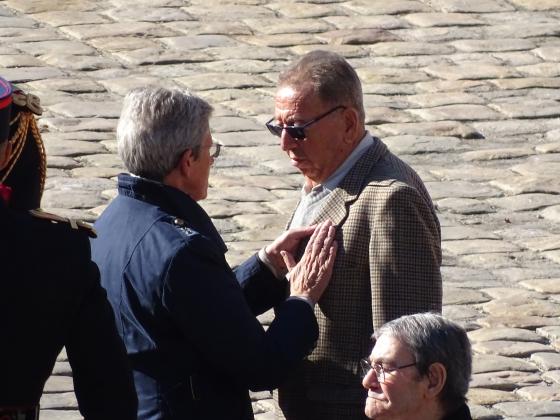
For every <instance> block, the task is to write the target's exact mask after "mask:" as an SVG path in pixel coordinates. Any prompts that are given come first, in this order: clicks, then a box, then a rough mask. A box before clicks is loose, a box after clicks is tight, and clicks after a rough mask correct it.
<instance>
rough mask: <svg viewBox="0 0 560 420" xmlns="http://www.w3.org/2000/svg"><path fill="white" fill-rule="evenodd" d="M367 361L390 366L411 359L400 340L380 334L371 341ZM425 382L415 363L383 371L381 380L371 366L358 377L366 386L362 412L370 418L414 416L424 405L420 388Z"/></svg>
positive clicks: (400, 419)
mask: <svg viewBox="0 0 560 420" xmlns="http://www.w3.org/2000/svg"><path fill="white" fill-rule="evenodd" d="M370 362H371V363H372V364H373V363H382V364H383V366H384V367H388V368H391V367H397V366H405V365H408V364H410V363H414V358H413V356H412V354H411V353H410V351H409V350H408V349H407V348H406V346H404V345H403V344H401V342H400V341H398V340H396V339H395V338H393V337H391V336H387V335H382V336H381V337H379V339H378V340H377V342H376V343H375V346H374V348H373V350H372V352H371V355H370ZM381 380H383V379H382V378H381ZM427 382H428V381H427V379H424V378H421V377H419V374H418V371H417V369H416V366H410V367H406V368H403V369H398V370H394V371H393V372H390V373H389V372H385V381H384V383H379V380H378V379H377V377H376V375H375V372H374V370H373V369H371V370H370V371H369V372H368V374H367V375H366V376H365V378H364V380H363V381H362V385H363V387H364V388H366V389H367V390H368V396H367V399H366V407H365V414H366V416H367V417H368V418H370V419H391V420H415V419H418V418H419V415H418V413H421V412H422V410H423V407H425V399H424V390H425V388H426V387H427Z"/></svg>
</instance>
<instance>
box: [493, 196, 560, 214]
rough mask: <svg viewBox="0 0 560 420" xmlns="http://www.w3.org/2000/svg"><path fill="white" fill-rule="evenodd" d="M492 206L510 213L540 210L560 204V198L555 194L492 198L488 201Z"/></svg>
mask: <svg viewBox="0 0 560 420" xmlns="http://www.w3.org/2000/svg"><path fill="white" fill-rule="evenodd" d="M487 202H488V203H489V204H491V205H492V206H496V207H500V208H503V209H505V210H509V211H527V210H538V209H541V208H543V207H548V206H552V205H554V204H558V203H560V196H558V195H553V194H540V193H534V194H521V195H514V196H511V197H499V198H490V199H488V200H487Z"/></svg>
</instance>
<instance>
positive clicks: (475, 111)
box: [409, 104, 501, 121]
mask: <svg viewBox="0 0 560 420" xmlns="http://www.w3.org/2000/svg"><path fill="white" fill-rule="evenodd" d="M409 112H411V113H412V114H415V115H418V116H419V117H421V118H422V119H424V120H426V121H446V120H453V121H472V120H496V119H498V120H499V119H500V118H501V115H500V114H498V113H497V112H495V111H493V110H492V109H490V108H488V107H486V106H484V105H469V104H464V105H445V106H438V107H433V108H427V109H411V110H409Z"/></svg>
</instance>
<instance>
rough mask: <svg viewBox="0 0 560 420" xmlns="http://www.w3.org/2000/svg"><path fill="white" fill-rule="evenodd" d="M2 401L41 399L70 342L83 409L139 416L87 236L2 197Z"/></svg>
mask: <svg viewBox="0 0 560 420" xmlns="http://www.w3.org/2000/svg"><path fill="white" fill-rule="evenodd" d="M0 297H1V300H2V302H1V304H0V337H1V338H0V340H1V342H2V350H1V352H0V353H1V355H2V356H1V358H0V372H1V374H0V407H4V408H5V407H29V406H35V405H37V404H39V399H40V397H41V393H42V392H43V387H44V385H45V381H46V380H47V378H48V377H49V375H50V374H51V371H52V369H53V366H54V364H55V361H56V358H57V355H58V354H59V352H60V351H61V350H62V347H63V346H65V347H66V353H67V355H68V361H69V362H70V365H71V367H72V371H73V378H74V389H75V392H76V396H77V399H78V404H79V408H80V412H81V413H82V415H83V416H84V417H85V418H87V419H88V420H90V419H99V420H102V419H104V420H106V419H114V420H117V419H119V420H120V419H134V418H135V413H136V406H137V402H136V395H135V393H134V386H133V382H132V375H131V371H130V368H129V366H128V361H127V358H126V353H125V351H124V346H123V345H122V342H121V340H120V338H119V336H118V334H117V331H116V329H115V325H114V317H113V313H112V311H111V307H110V305H109V303H108V302H107V298H106V294H105V291H104V290H103V288H102V287H101V285H100V284H99V272H98V270H97V267H96V266H95V264H94V263H92V262H91V260H90V249H89V242H88V237H87V235H86V234H85V233H84V232H80V231H78V230H77V229H73V228H72V227H71V225H70V224H69V223H53V222H52V221H51V220H48V219H41V218H38V217H34V216H31V215H30V214H28V213H27V212H26V213H16V212H13V211H12V210H9V209H7V208H6V207H5V206H4V204H3V202H2V201H1V200H0Z"/></svg>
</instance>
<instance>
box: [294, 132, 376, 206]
mask: <svg viewBox="0 0 560 420" xmlns="http://www.w3.org/2000/svg"><path fill="white" fill-rule="evenodd" d="M374 141H375V139H374V138H373V137H372V135H371V134H369V132H368V131H366V134H365V135H364V137H362V139H361V140H360V142H359V143H358V144H357V146H356V147H355V148H354V150H352V152H351V153H350V155H349V156H348V157H347V158H346V160H345V161H344V162H343V163H342V164H341V165H340V166H339V167H338V168H337V169H336V171H334V172H333V174H332V175H331V176H330V177H328V178H327V179H326V180H325V182H323V183H322V184H318V185H316V186H315V187H313V188H311V185H310V184H308V182H307V180H306V182H305V183H304V184H303V188H302V190H301V194H302V196H306V195H307V194H309V193H310V192H311V191H312V190H322V189H326V190H328V191H329V192H330V191H332V190H334V189H335V188H336V187H338V185H339V184H340V182H341V181H342V180H343V179H344V177H345V176H346V174H348V172H349V171H350V169H352V167H353V166H354V165H355V164H356V162H357V161H358V159H360V158H361V157H362V155H363V154H364V153H365V152H366V150H367V149H369V147H370V146H371V145H372V144H373V143H374Z"/></svg>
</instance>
